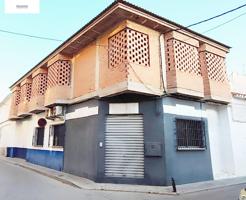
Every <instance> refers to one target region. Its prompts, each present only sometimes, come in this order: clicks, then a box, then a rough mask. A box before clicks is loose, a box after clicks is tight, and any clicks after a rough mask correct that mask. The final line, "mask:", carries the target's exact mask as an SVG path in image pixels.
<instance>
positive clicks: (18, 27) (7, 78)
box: [0, 0, 246, 100]
mask: <svg viewBox="0 0 246 200" xmlns="http://www.w3.org/2000/svg"><path fill="white" fill-rule="evenodd" d="M112 2H113V1H112V0H90V1H83V0H40V14H5V13H4V0H0V29H4V30H9V31H15V32H21V33H26V34H31V35H38V36H44V37H50V38H56V39H61V40H66V39H67V38H68V37H69V36H71V35H72V34H73V33H74V32H76V31H77V30H78V29H79V28H81V27H82V26H83V25H84V24H86V23H87V22H88V21H89V20H90V19H92V18H93V17H95V16H96V15H97V14H99V12H100V11H102V10H103V9H104V8H105V7H106V6H108V5H109V4H110V3H112ZM129 2H131V3H134V4H136V5H138V6H140V7H143V8H145V9H148V10H150V11H152V12H154V13H156V14H158V15H161V16H163V17H165V18H168V19H170V20H172V21H175V22H177V23H180V24H182V25H184V26H187V25H190V24H192V23H194V22H197V21H200V20H203V19H206V18H208V17H212V16H214V15H217V14H220V13H222V12H224V11H227V10H230V9H232V8H235V7H238V6H240V5H242V4H245V3H246V0H244V1H243V0H227V1H225V0H216V1H215V0H206V1H197V0H185V1H184V0H172V1H167V0H152V1H150V0H129ZM244 13H246V7H244V8H242V9H240V10H238V11H236V12H233V13H230V14H228V15H225V16H223V17H221V18H218V19H215V20H213V21H210V22H207V23H204V24H201V25H198V26H195V27H193V28H192V29H193V30H195V31H197V32H199V33H203V32H204V31H206V30H208V29H210V28H213V27H215V26H217V25H219V24H221V23H224V22H226V21H228V20H230V19H232V18H234V17H237V16H239V15H241V14H244ZM245 24H246V14H245V15H243V16H241V17H239V18H238V19H236V20H234V21H232V22H230V23H228V24H226V25H224V26H222V27H220V28H218V29H215V30H213V31H210V32H207V33H205V35H206V36H209V37H211V38H213V39H216V40H218V41H220V42H222V43H225V44H227V45H229V46H231V47H232V49H231V52H230V53H229V54H228V56H227V67H228V71H229V72H232V71H237V72H241V73H246V54H245V52H246V51H245V47H246V28H245ZM60 44H61V43H60V42H55V41H46V40H39V39H31V38H25V37H20V36H14V35H10V34H6V33H1V32H0V58H1V62H0V63H1V66H0V100H1V99H2V98H3V97H4V96H6V95H7V94H8V92H9V90H8V87H9V86H10V85H11V84H12V83H13V82H15V81H16V80H17V79H19V78H20V77H21V76H22V75H23V74H25V73H26V72H27V71H28V70H29V69H31V68H32V67H33V66H34V65H36V64H37V63H38V62H39V61H40V60H41V59H42V58H44V57H45V56H46V55H48V54H49V53H50V52H51V51H52V50H53V49H55V48H56V47H57V46H58V45H60Z"/></svg>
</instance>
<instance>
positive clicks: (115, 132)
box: [105, 115, 144, 178]
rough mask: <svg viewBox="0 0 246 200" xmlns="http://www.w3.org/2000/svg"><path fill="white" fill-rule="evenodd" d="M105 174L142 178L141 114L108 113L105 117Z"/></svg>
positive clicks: (142, 142) (142, 141)
mask: <svg viewBox="0 0 246 200" xmlns="http://www.w3.org/2000/svg"><path fill="white" fill-rule="evenodd" d="M105 176H106V177H121V178H122V177H124V178H144V131H143V116H142V115H109V116H108V117H107V119H106V132H105Z"/></svg>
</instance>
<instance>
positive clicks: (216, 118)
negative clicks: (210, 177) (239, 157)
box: [206, 104, 235, 179]
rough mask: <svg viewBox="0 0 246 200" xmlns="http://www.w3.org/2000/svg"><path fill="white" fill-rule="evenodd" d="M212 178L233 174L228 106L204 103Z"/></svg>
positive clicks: (226, 176) (231, 175)
mask: <svg viewBox="0 0 246 200" xmlns="http://www.w3.org/2000/svg"><path fill="white" fill-rule="evenodd" d="M206 114H207V118H208V132H209V141H210V152H211V159H212V167H213V174H214V179H222V178H229V177H233V176H235V165H234V157H233V153H232V142H231V130H230V129H231V128H230V123H229V116H228V107H227V106H223V105H208V104H206Z"/></svg>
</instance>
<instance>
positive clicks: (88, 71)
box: [73, 42, 96, 98]
mask: <svg viewBox="0 0 246 200" xmlns="http://www.w3.org/2000/svg"><path fill="white" fill-rule="evenodd" d="M95 69H96V43H95V42H93V43H92V44H90V45H89V46H87V47H86V48H84V49H83V50H82V51H80V52H79V54H77V55H76V56H75V57H74V62H73V78H74V85H73V94H74V95H73V97H75V98H76V97H79V96H82V95H85V94H87V93H90V92H93V91H95V78H96V74H95Z"/></svg>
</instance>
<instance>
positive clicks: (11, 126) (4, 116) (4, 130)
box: [0, 96, 15, 155]
mask: <svg viewBox="0 0 246 200" xmlns="http://www.w3.org/2000/svg"><path fill="white" fill-rule="evenodd" d="M10 104H11V96H7V97H6V98H5V99H4V100H3V101H2V102H1V103H0V155H5V154H6V147H8V146H12V145H13V142H14V134H15V122H11V121H8V117H9V111H10Z"/></svg>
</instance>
